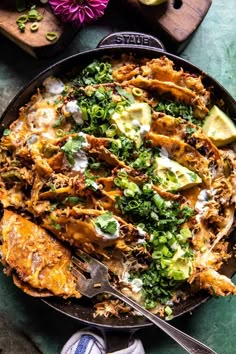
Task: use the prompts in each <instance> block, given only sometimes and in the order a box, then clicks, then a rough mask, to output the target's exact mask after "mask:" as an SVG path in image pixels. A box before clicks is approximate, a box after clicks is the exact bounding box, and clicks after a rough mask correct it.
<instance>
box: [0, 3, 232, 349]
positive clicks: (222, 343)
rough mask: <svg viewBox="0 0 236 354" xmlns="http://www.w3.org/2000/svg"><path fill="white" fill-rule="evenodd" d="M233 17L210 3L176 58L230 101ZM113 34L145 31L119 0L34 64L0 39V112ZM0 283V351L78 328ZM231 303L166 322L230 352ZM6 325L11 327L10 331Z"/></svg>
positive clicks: (144, 335)
mask: <svg viewBox="0 0 236 354" xmlns="http://www.w3.org/2000/svg"><path fill="white" fill-rule="evenodd" d="M235 15H236V3H235V0H227V1H223V0H213V3H212V6H211V8H210V10H209V12H208V14H207V16H206V17H205V19H204V20H203V22H202V24H201V25H200V27H199V28H198V30H197V31H196V33H195V34H194V36H193V37H192V39H191V42H190V43H189V45H188V46H187V47H186V48H185V50H184V51H183V52H182V53H181V54H180V56H181V57H183V58H184V59H187V60H189V61H191V62H192V63H193V64H195V65H197V66H198V67H200V68H201V69H202V70H204V71H206V72H207V73H209V74H210V75H211V76H213V77H214V78H215V79H216V80H217V81H219V82H220V83H221V84H222V85H223V86H224V87H225V88H226V89H227V90H228V91H229V92H230V93H231V95H232V96H233V97H234V98H236V21H235ZM118 30H135V31H143V32H149V29H148V28H147V27H146V26H144V25H142V24H140V22H139V23H136V21H135V18H134V17H132V13H129V12H128V11H126V9H125V8H124V6H123V5H120V3H119V1H117V0H111V1H110V5H109V8H108V9H107V11H106V13H105V16H104V17H103V18H102V19H101V20H99V21H97V22H95V23H94V24H91V25H89V26H87V27H85V28H84V29H82V30H81V31H80V32H79V33H78V34H77V35H76V36H75V38H74V39H73V41H72V42H71V44H70V45H69V46H68V47H67V48H66V49H65V50H64V51H63V53H60V54H59V55H57V56H56V57H54V58H50V59H42V60H36V59H34V58H32V57H30V56H29V55H28V54H26V53H25V52H23V51H22V50H21V49H19V48H18V47H17V46H16V45H15V44H13V43H12V42H10V41H9V40H8V39H6V38H5V37H3V36H2V35H0V53H1V54H0V114H1V112H3V110H4V108H5V107H6V106H7V104H8V103H9V102H10V100H11V99H12V98H13V97H14V95H15V94H16V92H17V91H18V90H19V89H20V88H21V87H22V86H23V85H24V84H26V83H27V82H28V81H29V80H30V79H32V78H33V77H34V76H35V75H36V74H37V73H39V72H40V71H41V70H43V69H44V68H46V67H47V66H48V65H50V64H51V63H53V62H56V61H58V60H60V59H62V58H65V57H66V56H69V55H71V54H75V53H77V52H81V51H83V50H87V49H92V48H94V47H96V45H97V44H98V42H99V41H100V40H101V39H102V38H103V37H104V36H105V35H107V34H109V33H111V32H115V31H118ZM152 34H153V33H152ZM154 34H156V35H157V33H154ZM0 284H1V285H0V329H1V328H3V329H4V330H1V332H0V348H2V349H3V353H7V354H15V353H18V354H21V353H22V354H23V353H24V354H31V353H32V354H33V353H38V352H41V353H43V354H58V353H60V349H61V347H62V345H63V344H64V342H65V341H66V340H67V338H68V337H69V336H70V335H71V334H73V333H74V331H76V330H78V328H80V325H79V324H78V322H76V321H74V320H71V319H69V318H66V317H65V316H63V315H62V314H60V313H56V312H55V311H54V310H52V309H51V308H48V307H47V306H46V305H44V304H43V303H42V302H41V301H40V300H38V299H34V298H31V297H29V296H27V295H25V294H23V293H22V292H21V291H20V290H18V289H17V288H16V287H15V286H13V285H12V281H11V279H10V278H7V277H6V276H5V275H4V274H2V273H0ZM235 305H236V298H235V297H234V298H232V297H230V298H221V299H211V300H210V301H208V302H207V303H206V304H204V305H202V306H201V307H199V308H198V309H196V310H194V312H193V313H192V314H187V315H184V316H183V317H181V318H179V319H176V320H174V321H173V322H172V323H173V324H174V325H176V326H177V327H178V328H180V329H181V330H183V331H185V332H186V333H188V334H190V335H191V336H194V337H195V338H197V339H199V340H200V341H202V342H204V343H205V344H207V345H208V346H210V347H211V348H212V349H214V350H215V351H216V352H217V353H218V354H236V340H235V333H236V311H235ZM6 322H7V323H6ZM1 323H2V325H1ZM5 323H6V326H5ZM9 323H10V325H9ZM12 325H13V327H15V328H16V329H14V328H13V329H12V328H11V326H12ZM137 335H138V336H139V337H140V338H141V339H142V340H143V343H144V346H145V349H146V353H147V354H182V353H184V352H185V351H184V350H183V349H181V348H180V347H179V346H178V345H177V344H176V343H175V342H173V341H172V340H171V339H170V338H168V337H167V336H166V335H165V334H163V333H162V332H161V331H160V330H159V329H157V328H154V327H151V328H148V329H145V330H142V331H139V332H138V333H137ZM19 337H20V338H21V342H19V343H20V344H19V346H18V349H17V350H16V345H15V344H16V341H18V339H19ZM25 340H26V341H31V342H33V343H34V347H33V346H32V348H31V349H29V347H27V346H25V344H24V341H25ZM19 348H20V349H19ZM36 348H37V349H38V350H37V349H36Z"/></svg>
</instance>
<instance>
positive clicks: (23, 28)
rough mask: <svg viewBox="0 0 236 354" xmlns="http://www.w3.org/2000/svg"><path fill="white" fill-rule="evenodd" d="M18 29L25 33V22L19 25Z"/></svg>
mask: <svg viewBox="0 0 236 354" xmlns="http://www.w3.org/2000/svg"><path fill="white" fill-rule="evenodd" d="M18 28H19V30H20V31H21V32H25V24H24V23H23V22H19V23H18Z"/></svg>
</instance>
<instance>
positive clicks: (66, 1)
mask: <svg viewBox="0 0 236 354" xmlns="http://www.w3.org/2000/svg"><path fill="white" fill-rule="evenodd" d="M108 1H109V0H49V4H50V5H51V7H52V10H53V12H54V14H55V15H59V16H60V17H61V19H62V21H64V22H73V23H74V24H75V25H76V26H78V27H80V26H81V25H82V24H83V23H87V22H91V21H94V20H96V19H97V18H98V17H101V16H102V15H103V14H104V10H105V8H106V7H107V4H108Z"/></svg>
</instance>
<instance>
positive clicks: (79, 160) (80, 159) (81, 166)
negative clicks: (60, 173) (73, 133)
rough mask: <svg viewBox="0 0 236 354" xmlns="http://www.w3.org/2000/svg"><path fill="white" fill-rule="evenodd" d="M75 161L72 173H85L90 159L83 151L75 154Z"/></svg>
mask: <svg viewBox="0 0 236 354" xmlns="http://www.w3.org/2000/svg"><path fill="white" fill-rule="evenodd" d="M74 161H75V163H74V166H73V167H72V169H71V170H72V171H75V172H82V173H83V172H84V171H85V170H86V168H87V167H88V158H87V155H86V153H85V152H84V151H83V150H80V151H78V152H77V153H76V154H75V156H74Z"/></svg>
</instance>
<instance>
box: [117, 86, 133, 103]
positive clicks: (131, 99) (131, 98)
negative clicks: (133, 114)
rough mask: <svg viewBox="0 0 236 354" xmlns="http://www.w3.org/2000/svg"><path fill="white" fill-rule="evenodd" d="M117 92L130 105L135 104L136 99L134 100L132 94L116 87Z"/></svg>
mask: <svg viewBox="0 0 236 354" xmlns="http://www.w3.org/2000/svg"><path fill="white" fill-rule="evenodd" d="M116 90H117V92H118V93H119V95H120V96H123V97H124V98H126V99H127V100H128V101H129V103H131V104H132V103H135V99H134V96H133V95H131V93H129V92H127V91H125V90H123V89H122V88H121V87H120V86H116Z"/></svg>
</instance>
